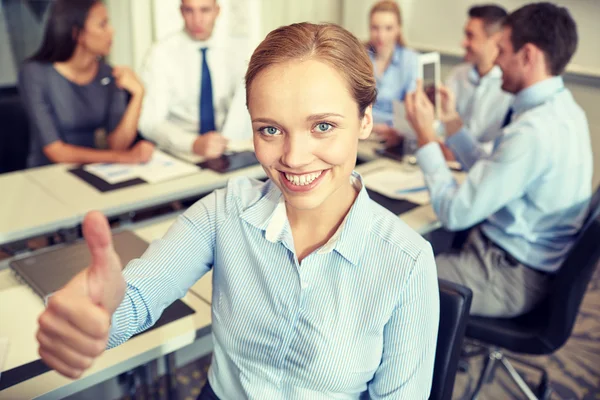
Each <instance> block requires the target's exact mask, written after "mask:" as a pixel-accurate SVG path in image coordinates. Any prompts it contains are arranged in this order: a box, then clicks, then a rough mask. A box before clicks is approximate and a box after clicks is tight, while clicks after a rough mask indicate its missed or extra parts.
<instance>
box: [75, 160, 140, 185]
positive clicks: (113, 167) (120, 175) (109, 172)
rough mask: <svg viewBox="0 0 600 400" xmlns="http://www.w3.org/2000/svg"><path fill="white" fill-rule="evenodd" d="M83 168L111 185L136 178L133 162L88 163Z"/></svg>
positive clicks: (136, 173)
mask: <svg viewBox="0 0 600 400" xmlns="http://www.w3.org/2000/svg"><path fill="white" fill-rule="evenodd" d="M83 169H84V170H85V171H87V172H89V173H90V174H93V175H96V176H97V177H98V178H100V179H103V180H104V181H105V182H108V183H110V184H111V185H114V184H116V183H121V182H125V181H129V180H131V179H135V178H138V172H137V171H136V169H135V165H133V164H109V163H105V164H104V163H103V164H88V165H85V166H84V167H83Z"/></svg>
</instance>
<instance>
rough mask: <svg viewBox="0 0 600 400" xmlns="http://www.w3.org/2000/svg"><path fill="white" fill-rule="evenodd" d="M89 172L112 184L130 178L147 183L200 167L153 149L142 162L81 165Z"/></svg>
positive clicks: (189, 172) (181, 174)
mask: <svg viewBox="0 0 600 400" xmlns="http://www.w3.org/2000/svg"><path fill="white" fill-rule="evenodd" d="M83 168H84V169H85V170H86V171H87V172H89V173H90V174H93V175H96V176H97V177H99V178H101V179H103V180H104V181H106V182H108V183H110V184H111V185H114V184H116V183H120V182H124V181H128V180H130V179H135V178H141V179H143V180H145V181H146V182H148V183H157V182H163V181H166V180H170V179H174V178H178V177H180V176H185V175H190V174H193V173H194V172H197V171H198V170H199V169H200V168H199V167H197V166H196V165H192V164H188V163H186V162H183V161H180V160H178V159H176V158H175V157H171V156H170V155H168V154H166V153H164V152H162V151H160V150H158V149H155V150H154V153H153V154H152V158H151V159H150V161H148V162H147V163H144V164H105V163H103V164H88V165H86V166H84V167H83Z"/></svg>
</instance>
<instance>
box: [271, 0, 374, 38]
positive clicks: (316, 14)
mask: <svg viewBox="0 0 600 400" xmlns="http://www.w3.org/2000/svg"><path fill="white" fill-rule="evenodd" d="M354 1H355V2H356V3H358V4H360V3H361V2H362V1H363V0H354ZM343 3H344V0H302V1H294V0H285V1H284V0H262V25H261V29H262V35H263V37H264V36H265V35H266V34H267V33H269V32H270V31H272V30H273V29H275V28H278V27H280V26H282V25H289V24H292V23H294V22H313V23H319V22H333V23H337V24H341V23H342V17H343V15H342V9H343Z"/></svg>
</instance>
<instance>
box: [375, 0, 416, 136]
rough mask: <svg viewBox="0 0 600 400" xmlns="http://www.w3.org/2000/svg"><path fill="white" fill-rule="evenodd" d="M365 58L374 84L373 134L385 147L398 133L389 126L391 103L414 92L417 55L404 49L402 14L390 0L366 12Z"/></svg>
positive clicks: (390, 121)
mask: <svg viewBox="0 0 600 400" xmlns="http://www.w3.org/2000/svg"><path fill="white" fill-rule="evenodd" d="M369 27H370V29H369V31H370V39H369V43H368V50H369V57H370V59H371V62H372V63H373V71H374V73H375V79H376V81H377V101H376V102H375V104H374V105H373V118H374V121H375V125H374V127H373V132H375V133H376V134H377V135H378V136H379V137H381V139H383V140H385V142H386V143H387V144H388V145H393V144H395V143H396V142H397V140H398V135H399V133H398V132H397V131H396V130H395V129H394V128H393V127H392V124H393V120H394V113H393V106H392V104H393V101H394V100H398V101H404V96H406V94H407V93H408V92H412V91H413V90H414V89H415V84H416V80H417V69H418V55H417V53H416V52H414V51H412V50H410V49H408V48H406V42H405V40H404V35H403V32H402V13H401V11H400V7H399V6H398V4H397V3H396V2H395V1H393V0H382V1H379V2H377V3H375V5H373V7H372V8H371V11H370V13H369Z"/></svg>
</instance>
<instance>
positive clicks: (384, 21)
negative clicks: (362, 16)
mask: <svg viewBox="0 0 600 400" xmlns="http://www.w3.org/2000/svg"><path fill="white" fill-rule="evenodd" d="M401 29H402V27H401V26H400V24H399V23H398V18H397V17H396V15H395V14H394V13H391V12H387V11H379V12H376V13H374V14H373V15H372V16H371V23H370V32H371V40H370V43H371V45H372V46H373V47H375V50H376V51H377V52H381V51H383V50H389V49H391V48H393V47H394V46H395V45H396V41H397V40H398V35H400V30H401Z"/></svg>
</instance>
